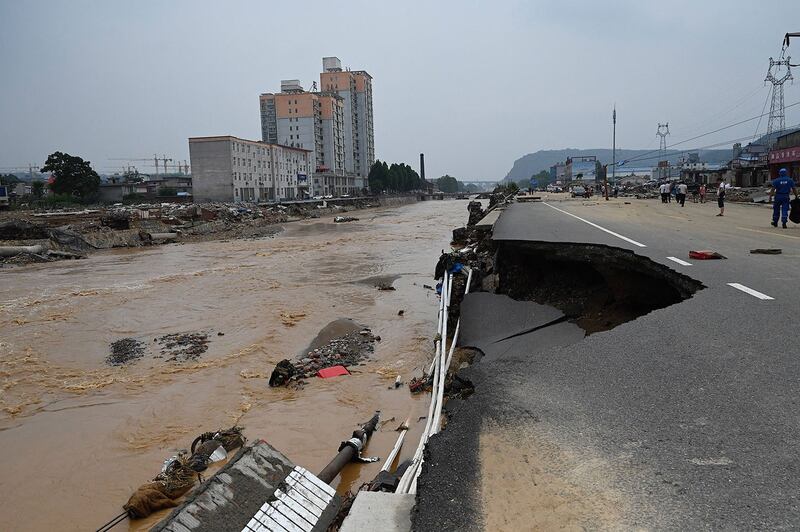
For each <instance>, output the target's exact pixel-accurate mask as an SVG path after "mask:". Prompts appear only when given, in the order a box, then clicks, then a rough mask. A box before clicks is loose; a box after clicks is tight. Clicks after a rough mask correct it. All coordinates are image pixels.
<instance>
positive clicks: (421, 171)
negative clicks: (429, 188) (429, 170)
mask: <svg viewBox="0 0 800 532" xmlns="http://www.w3.org/2000/svg"><path fill="white" fill-rule="evenodd" d="M419 176H420V177H421V178H422V180H423V181H425V154H424V153H420V154H419Z"/></svg>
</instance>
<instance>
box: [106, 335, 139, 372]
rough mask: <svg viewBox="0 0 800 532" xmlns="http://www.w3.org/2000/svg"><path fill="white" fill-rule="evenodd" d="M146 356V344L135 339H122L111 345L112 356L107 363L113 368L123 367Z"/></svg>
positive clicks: (109, 356) (107, 358)
mask: <svg viewBox="0 0 800 532" xmlns="http://www.w3.org/2000/svg"><path fill="white" fill-rule="evenodd" d="M143 356H144V344H143V343H142V342H140V341H138V340H135V339H133V338H122V339H120V340H117V341H116V342H112V343H111V354H110V355H108V357H106V363H107V364H109V365H111V366H122V365H123V364H127V363H128V362H130V361H132V360H136V359H137V358H142V357H143Z"/></svg>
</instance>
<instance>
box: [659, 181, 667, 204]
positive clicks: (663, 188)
mask: <svg viewBox="0 0 800 532" xmlns="http://www.w3.org/2000/svg"><path fill="white" fill-rule="evenodd" d="M658 191H659V192H660V193H661V203H666V202H667V184H666V183H661V186H660V187H658Z"/></svg>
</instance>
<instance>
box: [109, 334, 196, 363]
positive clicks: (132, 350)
mask: <svg viewBox="0 0 800 532" xmlns="http://www.w3.org/2000/svg"><path fill="white" fill-rule="evenodd" d="M209 342H210V340H209V339H208V333H207V332H202V331H201V332H183V333H172V334H165V335H164V336H159V337H157V338H154V339H153V342H152V344H153V348H150V347H148V344H147V343H146V342H143V341H140V340H137V339H135V338H121V339H119V340H116V341H114V342H112V343H111V345H110V346H109V347H110V353H109V355H108V356H107V357H106V364H108V365H110V366H124V365H126V364H129V363H131V362H134V361H136V360H138V359H140V358H143V357H144V356H145V355H147V354H148V353H149V354H150V355H151V356H152V358H164V359H166V361H167V362H188V361H191V360H197V358H198V357H200V355H202V354H203V353H205V352H206V351H208V343H209ZM154 351H156V352H155V353H154Z"/></svg>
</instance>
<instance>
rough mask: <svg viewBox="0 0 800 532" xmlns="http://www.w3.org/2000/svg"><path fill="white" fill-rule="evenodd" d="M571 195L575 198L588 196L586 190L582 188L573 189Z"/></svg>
mask: <svg viewBox="0 0 800 532" xmlns="http://www.w3.org/2000/svg"><path fill="white" fill-rule="evenodd" d="M570 194H571V195H572V197H573V198H577V197H578V196H580V197H583V196H585V195H586V189H585V188H583V187H580V186H578V187H572V190H570Z"/></svg>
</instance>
